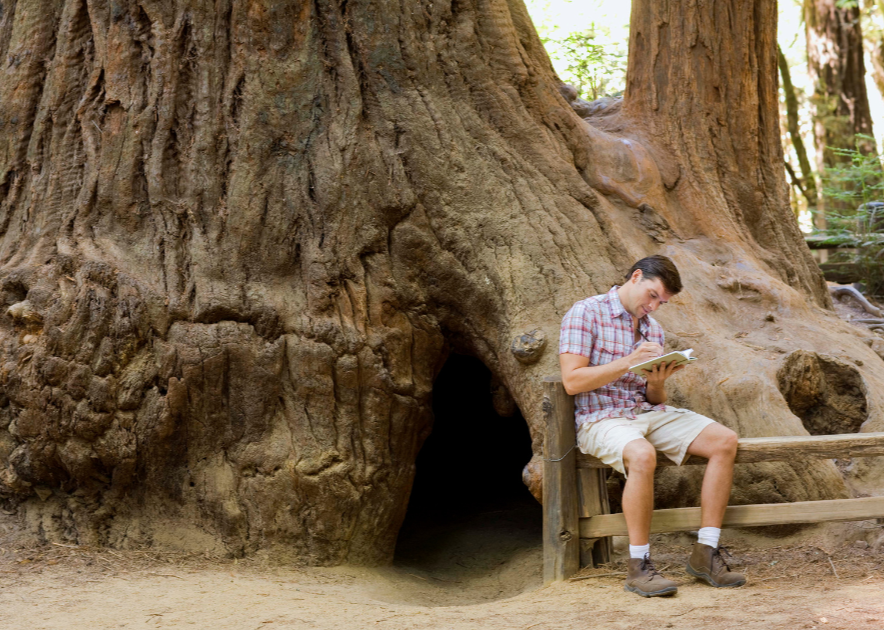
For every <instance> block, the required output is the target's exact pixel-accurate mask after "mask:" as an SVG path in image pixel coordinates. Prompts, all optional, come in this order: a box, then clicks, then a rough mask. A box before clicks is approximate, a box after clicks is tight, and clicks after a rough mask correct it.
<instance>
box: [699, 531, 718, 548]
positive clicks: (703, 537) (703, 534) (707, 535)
mask: <svg viewBox="0 0 884 630" xmlns="http://www.w3.org/2000/svg"><path fill="white" fill-rule="evenodd" d="M699 534H700V535H699V537H698V538H697V542H698V543H700V544H703V545H709V546H710V547H712V548H713V549H717V548H718V539H719V538H721V529H720V528H718V527H701V528H700V532H699Z"/></svg>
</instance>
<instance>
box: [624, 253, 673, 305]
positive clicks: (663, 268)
mask: <svg viewBox="0 0 884 630" xmlns="http://www.w3.org/2000/svg"><path fill="white" fill-rule="evenodd" d="M636 269H640V270H641V272H642V279H644V280H653V279H654V278H660V281H661V282H662V283H663V288H664V289H666V292H667V293H671V294H672V295H675V294H676V293H679V292H681V288H682V287H681V276H679V275H678V269H676V268H675V263H674V262H672V260H670V259H669V258H667V257H666V256H660V255H659V254H655V255H653V256H648V257H647V258H642V259H641V260H640V261H638V262H637V263H635V264H634V265H633V266H632V269H630V270H629V273H627V274H626V279H627V280H629V279H630V278H631V277H632V274H634V273H635V270H636Z"/></svg>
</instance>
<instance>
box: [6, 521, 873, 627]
mask: <svg viewBox="0 0 884 630" xmlns="http://www.w3.org/2000/svg"><path fill="white" fill-rule="evenodd" d="M524 515H525V511H524V510H523V511H521V512H520V511H519V510H517V509H512V510H506V509H503V510H494V511H489V512H486V513H483V514H478V515H475V516H474V517H472V518H463V519H461V521H460V522H459V523H457V524H456V526H454V527H450V526H449V527H448V529H447V530H446V531H442V529H441V528H442V527H443V526H442V525H440V529H438V530H435V531H434V530H433V529H432V528H428V529H426V530H425V531H424V532H423V534H422V536H421V535H415V536H412V537H411V538H410V540H409V544H408V545H406V546H407V547H408V549H407V550H406V551H405V552H402V553H400V554H399V556H398V557H399V559H398V560H397V562H396V564H395V565H394V566H392V567H386V568H374V569H367V568H357V567H336V568H299V567H291V566H283V565H281V564H280V563H279V562H278V561H275V560H274V558H271V557H268V556H267V555H263V556H261V555H259V556H256V557H252V558H249V559H246V560H235V559H225V558H219V557H214V556H212V555H211V554H194V553H176V552H165V553H163V552H157V551H153V550H144V551H137V550H129V551H121V550H110V549H89V548H83V547H74V546H62V545H59V544H54V545H36V546H35V545H27V544H22V542H21V540H19V539H17V538H16V536H15V535H14V531H13V530H11V529H9V528H7V530H6V535H5V538H4V537H3V536H4V534H2V533H0V628H28V629H34V630H37V629H49V628H64V629H66V630H67V629H71V628H90V629H92V628H145V627H147V628H215V629H219V630H224V629H237V630H240V629H256V630H257V629H267V630H272V629H273V628H383V629H390V630H392V629H406V628H415V629H418V628H446V629H447V628H450V629H455V630H457V629H467V628H519V629H524V630H529V629H531V628H534V629H536V630H545V629H552V628H556V629H562V630H568V629H571V628H574V629H577V628H581V629H584V628H612V629H614V628H616V629H621V628H622V629H627V628H642V629H646V628H658V627H663V628H683V629H701V628H702V629H706V628H714V627H721V628H733V627H741V628H745V629H749V628H759V629H765V630H768V629H776V628H783V629H786V628H788V629H790V630H791V629H795V628H815V627H817V628H845V629H850V630H862V629H869V630H872V629H874V630H880V629H881V628H884V598H882V597H881V589H882V586H884V545H882V542H884V536H882V529H881V526H880V525H878V524H877V523H875V522H871V521H869V522H864V523H853V524H847V525H839V526H836V527H837V528H839V529H838V530H837V531H833V530H832V529H831V528H829V529H823V528H818V529H812V530H804V531H802V532H798V533H796V534H793V535H792V536H791V537H784V538H780V539H773V538H770V537H762V536H759V535H757V534H756V533H752V532H748V531H742V532H725V537H726V542H729V543H730V544H731V551H732V552H733V555H734V559H733V567H734V568H735V569H737V570H740V571H742V572H744V573H746V574H747V575H748V577H749V582H748V584H747V585H746V586H744V587H742V588H739V589H714V588H711V587H709V586H706V585H705V584H702V583H699V582H697V581H695V580H693V579H692V578H690V577H689V576H687V575H686V574H685V573H684V572H683V570H682V569H681V567H682V563H683V562H684V559H685V556H686V549H687V547H688V545H689V543H690V537H689V536H687V535H675V536H666V537H658V538H657V539H656V540H655V541H654V543H653V549H654V555H655V559H656V561H657V564H658V567H660V568H662V569H664V571H665V572H666V574H667V575H668V576H670V577H672V578H673V579H676V580H678V581H679V583H680V588H679V593H678V594H677V595H676V596H675V597H670V598H665V599H664V598H656V599H648V600H646V599H642V598H639V597H637V596H635V595H633V594H631V593H626V592H624V591H623V590H622V580H623V576H622V572H623V571H624V565H623V561H622V559H621V560H620V561H618V562H614V563H612V564H610V565H608V566H604V567H598V568H594V569H584V570H583V571H582V572H581V573H580V574H578V575H577V576H575V578H574V579H572V580H570V581H567V582H563V583H558V584H553V585H550V586H547V587H543V586H542V583H541V573H540V572H541V548H540V537H539V535H538V529H537V527H536V523H534V524H532V523H527V521H526V519H525V518H524ZM532 519H533V517H532ZM449 525H450V524H449ZM2 531H3V530H2V529H0V532H2ZM831 540H852V542H850V543H842V544H840V546H837V547H831V546H829V543H828V542H827V541H831ZM616 543H617V545H616V546H617V547H622V543H623V541H616ZM421 550H423V551H421ZM621 551H622V550H621ZM620 555H621V558H622V553H621V554H620Z"/></svg>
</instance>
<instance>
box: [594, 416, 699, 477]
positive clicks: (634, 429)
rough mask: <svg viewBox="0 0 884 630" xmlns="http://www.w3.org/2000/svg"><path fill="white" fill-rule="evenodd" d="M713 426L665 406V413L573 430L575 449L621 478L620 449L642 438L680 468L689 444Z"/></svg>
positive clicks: (621, 456)
mask: <svg viewBox="0 0 884 630" xmlns="http://www.w3.org/2000/svg"><path fill="white" fill-rule="evenodd" d="M714 423H715V420H712V419H710V418H707V417H706V416H701V415H700V414H698V413H694V412H693V411H690V410H688V409H677V408H675V407H668V406H667V407H666V411H648V412H647V413H642V414H639V415H638V417H637V418H636V419H635V420H630V419H629V418H605V419H604V420H599V421H598V422H587V423H585V424H582V425H580V427H579V428H578V429H577V447H578V448H579V449H580V450H581V451H582V452H583V453H586V454H587V455H592V456H594V457H598V458H599V459H600V460H602V462H604V463H605V464H608V465H609V466H611V467H612V468H614V469H615V470H619V471H620V472H621V473H623V474H624V475H625V474H626V469H625V468H624V466H623V449H624V448H625V447H626V445H627V444H629V443H630V442H632V441H633V440H639V439H642V438H644V439H646V440H647V441H648V442H650V443H651V444H653V445H654V448H656V449H657V450H658V451H660V452H661V453H663V454H664V455H666V457H668V458H669V459H671V460H672V461H674V462H675V463H676V464H677V465H679V466H681V464H682V463H683V462H684V460H685V459H686V458H687V453H688V447H689V446H690V445H691V442H693V441H694V440H695V439H696V438H697V436H698V435H700V432H701V431H702V430H703V429H705V428H706V427H707V426H709V425H710V424H714Z"/></svg>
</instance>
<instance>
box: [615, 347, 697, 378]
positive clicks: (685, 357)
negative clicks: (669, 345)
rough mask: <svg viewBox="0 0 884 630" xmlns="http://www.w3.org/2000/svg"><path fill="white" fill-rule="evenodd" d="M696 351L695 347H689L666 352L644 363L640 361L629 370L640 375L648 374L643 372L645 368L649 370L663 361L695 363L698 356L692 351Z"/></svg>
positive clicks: (680, 363)
mask: <svg viewBox="0 0 884 630" xmlns="http://www.w3.org/2000/svg"><path fill="white" fill-rule="evenodd" d="M693 351H694V349H693V348H688V349H687V350H679V351H676V352H670V353H669V354H664V355H663V356H661V357H657V358H656V359H651V360H650V361H645V362H644V363H639V364H638V365H633V366H632V367H631V368H629V371H630V372H632V373H633V374H638V375H639V376H647V375H646V374H643V373H642V371H643V370H648V371H650V369H651V368H652V367H654V366H655V365H659V364H661V363H672V362H673V361H675V363H676V365H687V364H688V363H693V362H694V361H696V360H697V357H692V356H691V353H692V352H693Z"/></svg>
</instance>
